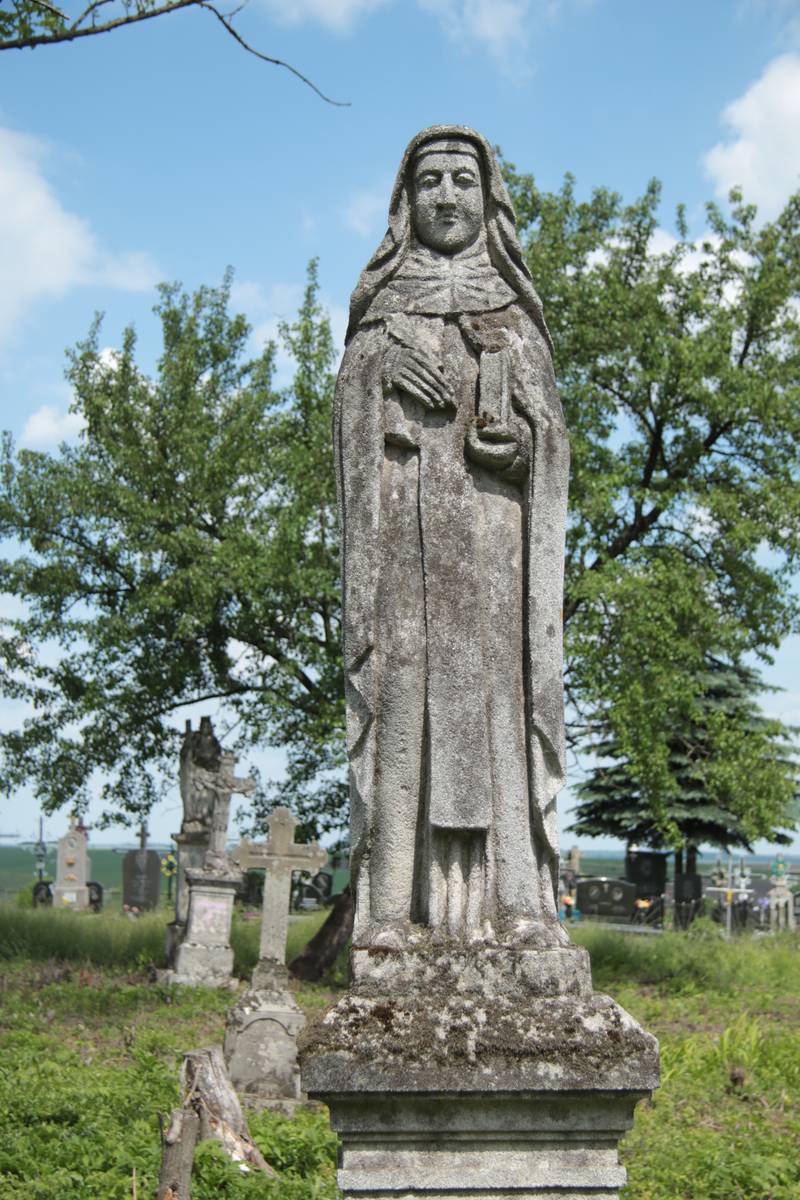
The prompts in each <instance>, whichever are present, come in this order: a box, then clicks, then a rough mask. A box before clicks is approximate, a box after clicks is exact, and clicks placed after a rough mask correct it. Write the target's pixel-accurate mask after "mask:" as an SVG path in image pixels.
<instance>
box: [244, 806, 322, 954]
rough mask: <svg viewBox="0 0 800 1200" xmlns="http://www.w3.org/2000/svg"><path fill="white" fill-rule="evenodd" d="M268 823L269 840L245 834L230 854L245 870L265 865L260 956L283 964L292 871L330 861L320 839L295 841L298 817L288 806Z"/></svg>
mask: <svg viewBox="0 0 800 1200" xmlns="http://www.w3.org/2000/svg"><path fill="white" fill-rule="evenodd" d="M267 825H268V827H269V837H268V838H267V841H266V842H251V841H250V840H249V839H248V838H242V840H241V841H240V842H239V845H238V846H237V847H236V849H235V850H234V851H233V853H232V854H231V858H232V859H233V861H234V862H235V863H236V864H237V866H239V867H240V868H241V869H242V870H247V869H248V868H252V867H264V868H265V871H266V874H265V877H264V908H263V915H262V920H261V943H260V947H259V958H260V959H272V960H273V961H275V962H278V963H281V964H282V963H283V961H284V958H285V957H286V931H287V928H288V925H289V893H290V891H291V886H292V871H312V872H316V871H319V870H320V868H321V867H324V866H325V863H326V862H327V861H328V854H327V851H325V850H323V849H322V847H321V846H320V844H319V842H308V843H306V844H298V843H297V842H295V840H294V831H295V827H296V826H297V818H296V817H294V816H292V814H291V813H290V812H289V809H288V808H276V809H275V810H274V811H273V812H271V813H270V815H269V816H268V817H267Z"/></svg>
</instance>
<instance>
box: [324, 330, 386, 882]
mask: <svg viewBox="0 0 800 1200" xmlns="http://www.w3.org/2000/svg"><path fill="white" fill-rule="evenodd" d="M384 350H385V338H384V335H383V334H382V331H381V329H380V328H379V327H378V326H375V325H372V326H368V327H367V328H365V329H360V330H358V331H357V332H356V334H355V336H354V337H353V338H352V339H351V340H350V342H349V344H348V346H347V349H346V351H345V355H344V359H343V361H342V365H341V367H340V369H339V375H338V379H337V384H336V393H335V397H334V429H333V436H334V449H335V454H336V470H337V489H338V497H339V519H340V524H341V569H342V597H343V614H342V618H343V629H344V675H345V697H346V701H347V750H348V759H349V769H350V808H351V811H350V822H351V832H350V835H351V842H352V845H351V852H352V856H353V870H354V873H355V872H356V870H357V867H358V863H359V862H360V859H361V857H362V855H363V852H364V848H365V841H366V839H367V837H368V833H369V827H370V819H371V809H372V803H373V793H374V776H375V718H376V706H377V679H378V675H377V672H378V653H377V649H376V646H375V608H376V602H377V594H378V570H379V565H380V532H381V514H380V498H381V479H382V473H383V456H384V411H383V408H384V406H383V391H382V382H381V372H382V366H383V352H384Z"/></svg>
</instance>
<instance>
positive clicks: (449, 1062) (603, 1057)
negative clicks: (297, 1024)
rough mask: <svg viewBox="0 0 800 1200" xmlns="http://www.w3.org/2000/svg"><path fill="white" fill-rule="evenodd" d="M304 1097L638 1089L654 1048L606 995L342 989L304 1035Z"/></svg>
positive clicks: (646, 1078) (651, 1069) (651, 1077)
mask: <svg viewBox="0 0 800 1200" xmlns="http://www.w3.org/2000/svg"><path fill="white" fill-rule="evenodd" d="M301 1045H302V1047H303V1050H302V1058H301V1061H302V1064H303V1082H304V1086H305V1088H306V1090H307V1091H308V1092H309V1094H317V1093H319V1094H320V1095H322V1094H327V1093H330V1092H336V1093H339V1092H382V1091H385V1090H387V1089H388V1090H390V1091H392V1092H396V1091H402V1092H418V1093H425V1092H429V1091H453V1092H459V1093H462V1092H474V1091H478V1092H483V1091H488V1092H496V1091H512V1092H516V1091H520V1090H522V1091H546V1092H549V1091H563V1090H567V1091H577V1092H583V1091H591V1090H601V1091H608V1090H613V1091H626V1090H630V1091H635V1092H637V1093H645V1092H647V1091H650V1090H652V1088H654V1087H656V1086H657V1085H658V1044H657V1042H656V1039H655V1038H654V1037H653V1036H652V1035H651V1034H648V1033H645V1032H644V1030H642V1029H641V1028H640V1026H639V1025H638V1024H637V1023H636V1022H635V1021H634V1020H633V1018H632V1017H631V1016H630V1015H629V1014H628V1013H626V1012H625V1010H624V1009H623V1008H620V1006H619V1005H618V1004H616V1003H615V1002H614V1001H613V1000H612V999H611V998H610V997H609V996H604V995H601V994H599V993H595V994H594V995H591V996H582V997H578V998H573V997H565V996H550V997H528V998H526V997H524V996H517V997H514V996H513V995H512V994H510V993H506V994H501V995H498V996H496V997H494V998H493V999H492V998H488V997H484V996H474V995H469V994H463V993H460V994H459V993H456V994H450V995H446V994H444V993H439V992H437V993H435V994H434V995H431V994H430V993H429V992H428V993H426V992H422V991H420V992H418V993H417V994H415V995H412V996H403V997H400V998H392V997H390V996H383V997H371V996H362V995H359V994H358V993H355V992H350V993H348V994H347V995H346V996H345V997H344V998H343V999H342V1000H340V1001H339V1003H338V1004H337V1005H336V1006H335V1007H334V1008H332V1009H331V1010H330V1011H329V1012H328V1013H327V1014H326V1016H325V1017H324V1019H323V1020H322V1021H321V1023H319V1024H317V1025H315V1026H314V1028H313V1030H309V1031H308V1032H307V1033H306V1034H304V1036H303V1038H302V1039H301Z"/></svg>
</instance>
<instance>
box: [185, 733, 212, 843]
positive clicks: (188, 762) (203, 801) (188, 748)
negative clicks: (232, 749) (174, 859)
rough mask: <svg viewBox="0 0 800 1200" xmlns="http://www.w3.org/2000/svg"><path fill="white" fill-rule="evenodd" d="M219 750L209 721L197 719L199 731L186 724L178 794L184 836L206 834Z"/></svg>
mask: <svg viewBox="0 0 800 1200" xmlns="http://www.w3.org/2000/svg"><path fill="white" fill-rule="evenodd" d="M221 760H222V746H221V745H220V743H219V741H218V740H217V737H216V735H215V734H214V727H213V726H212V724H211V718H210V717H201V718H200V728H199V729H196V730H194V729H192V723H191V721H187V722H186V731H185V733H184V735H183V743H182V745H181V759H180V791H181V800H182V801H183V823H182V826H181V830H182V832H183V833H199V832H208V831H209V830H210V829H211V818H212V813H213V809H214V799H215V797H216V794H217V780H218V776H219V768H220V762H221Z"/></svg>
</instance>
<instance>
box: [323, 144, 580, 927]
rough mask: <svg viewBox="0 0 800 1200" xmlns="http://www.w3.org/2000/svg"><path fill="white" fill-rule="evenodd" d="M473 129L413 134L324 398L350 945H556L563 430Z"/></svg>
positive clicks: (497, 178)
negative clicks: (418, 935)
mask: <svg viewBox="0 0 800 1200" xmlns="http://www.w3.org/2000/svg"><path fill="white" fill-rule="evenodd" d="M513 220H514V219H513V213H512V209H511V204H510V200H509V197H508V193H507V191H506V189H505V185H504V184H503V181H502V178H501V175H500V171H499V167H498V164H497V161H496V159H495V157H494V155H493V153H492V151H491V149H490V148H489V146H488V144H487V143H486V142H485V140H484V139H483V138H481V137H479V136H478V135H477V134H475V133H474V132H472V131H469V130H463V129H459V128H457V127H435V128H433V129H430V130H427V131H425V132H424V134H422V135H419V136H418V137H417V138H415V139H414V140H413V141H412V143H411V145H410V146H409V148H408V150H407V151H406V154H405V156H404V158H403V162H402V164H401V168H400V172H399V174H398V178H397V183H396V185H395V190H394V193H393V196H392V202H391V207H390V214H389V225H390V228H389V232H388V233H387V236H386V238H385V240H384V242H383V243H382V245H381V246H380V248H379V249H378V251H377V252H376V254H375V256H374V258H373V259H372V261H371V262H370V263H369V264H368V266H367V268H366V270H365V271H364V273H363V275H362V277H361V280H360V282H359V284H358V287H357V288H356V290H355V292H354V294H353V297H352V302H351V319H350V329H349V331H348V345H347V349H346V351H345V356H344V359H343V362H342V366H341V369H340V371H339V377H338V382H337V390H336V411H335V449H336V454H337V459H338V468H339V486H340V505H341V513H342V518H343V562H342V568H343V590H344V659H345V680H346V698H347V706H348V747H349V751H348V752H349V760H350V799H351V813H352V829H351V845H352V848H353V874H354V878H355V886H356V906H357V907H356V918H355V938H356V941H357V943H358V944H359V945H372V944H383V943H385V942H386V941H387V938H389V937H391V938H392V940H393V941H394V943H395V944H396V945H398V944H401V941H402V931H403V929H404V928H405V927H406V926H407V925H408V924H409V923H411V924H421V925H426V926H430V927H432V928H439V929H442V930H444V931H445V932H446V933H447V934H448V935H449V936H450V937H461V936H463V937H472V936H480V937H486V938H490V939H491V938H493V937H494V938H499V939H500V940H506V941H509V942H511V941H513V942H514V943H525V942H526V941H527V942H531V943H532V944H540V943H542V942H547V943H548V944H550V945H554V946H555V945H563V944H565V943H566V938H565V937H564V936H563V934H562V931H561V930H560V928H559V926H558V920H557V913H556V907H555V900H554V881H555V872H556V871H557V866H558V849H557V844H556V823H555V804H554V798H555V795H556V793H557V792H558V790H559V788H560V787H561V786H562V784H563V778H564V731H563V698H562V683H561V673H562V652H561V625H562V574H563V557H564V522H565V511H566V497H567V479H568V461H569V453H568V444H567V438H566V434H565V431H564V425H563V418H562V414H561V407H560V404H559V399H558V394H557V392H556V389H555V382H554V377H553V368H552V361H551V355H550V346H549V338H548V334H547V330H546V327H545V324H544V319H543V317H542V309H541V304H540V302H539V299H538V296H537V295H536V292H535V291H534V288H533V286H532V283H531V280H530V277H529V275H528V273H527V271H526V270H525V268H524V267H523V266H522V258H521V252H520V248H519V245H518V243H517V240H516V236H515V234H514V225H513Z"/></svg>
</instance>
